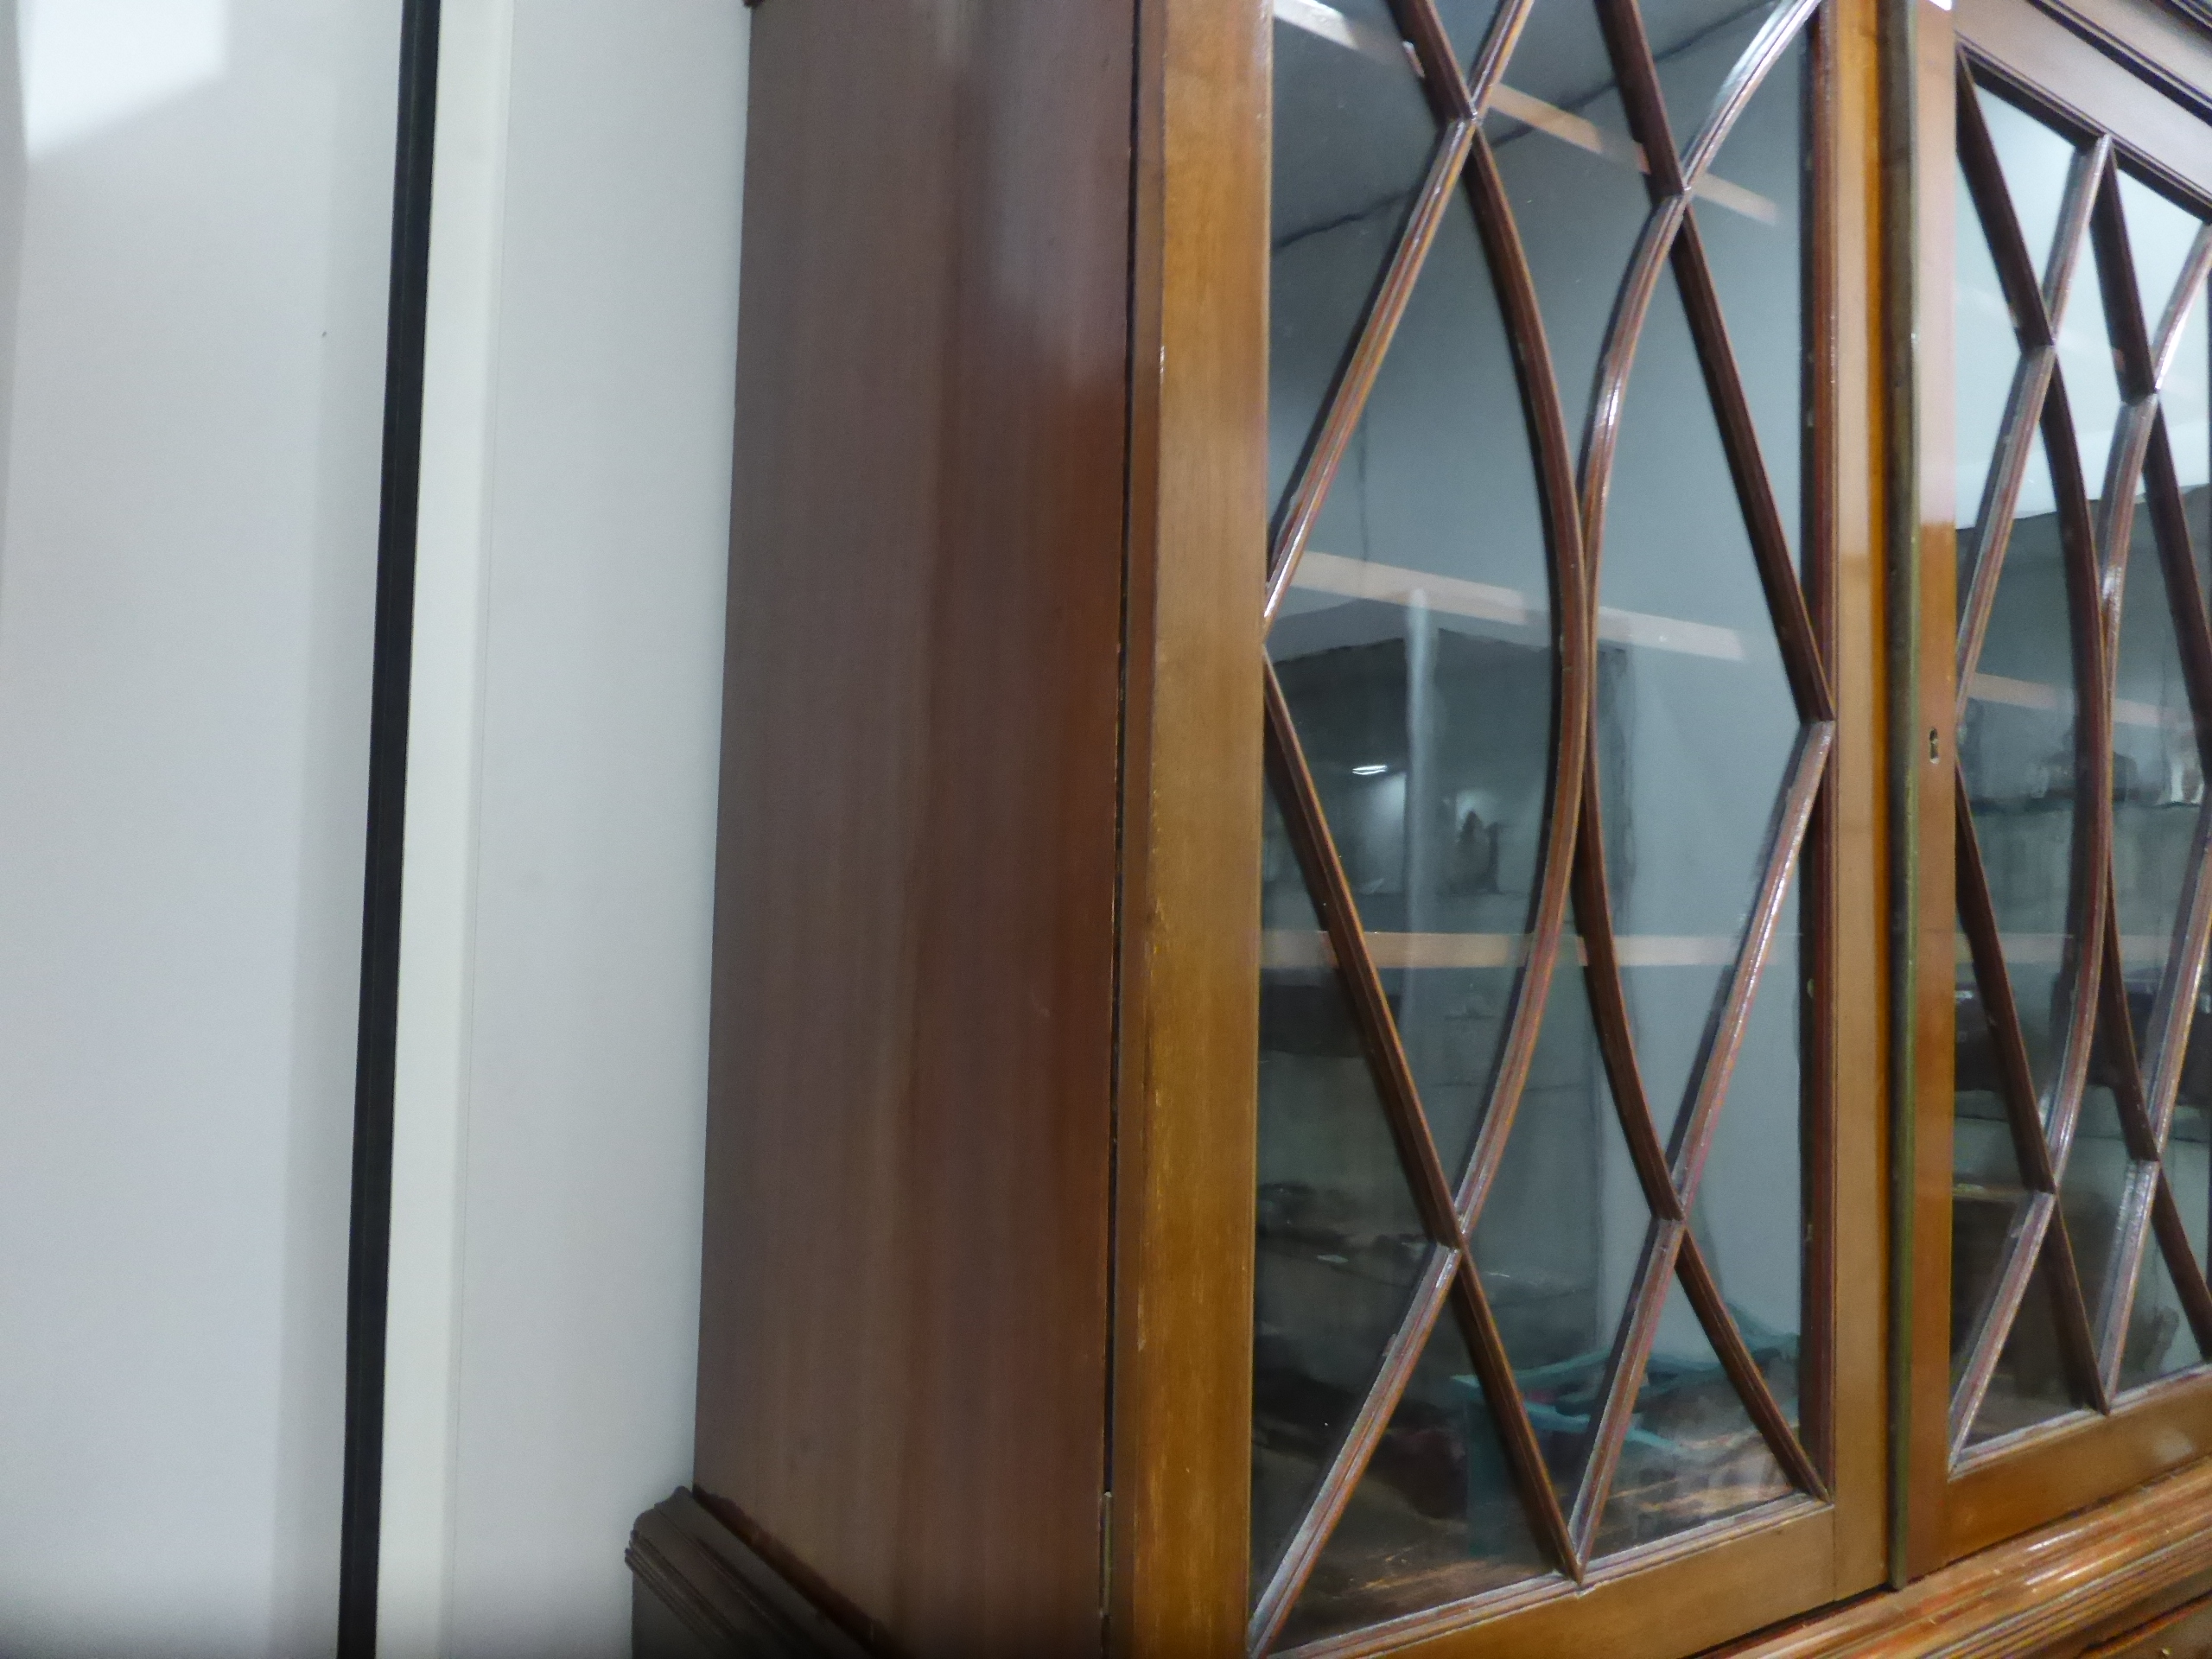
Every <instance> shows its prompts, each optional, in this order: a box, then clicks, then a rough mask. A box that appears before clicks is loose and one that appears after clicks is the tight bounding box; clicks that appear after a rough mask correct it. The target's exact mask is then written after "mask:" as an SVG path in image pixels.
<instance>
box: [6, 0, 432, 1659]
mask: <svg viewBox="0 0 2212 1659" xmlns="http://www.w3.org/2000/svg"><path fill="white" fill-rule="evenodd" d="M398 13H399V4H398V0H36V4H35V9H34V10H29V11H28V12H27V13H25V14H24V15H22V16H16V15H15V11H14V8H13V7H12V6H9V7H6V8H5V10H4V13H0V41H5V47H4V48H0V49H3V50H4V51H5V54H6V55H7V56H8V57H9V59H10V60H11V61H10V62H9V63H8V64H6V65H5V66H0V68H4V70H5V71H6V73H0V85H4V86H5V92H4V94H3V95H0V99H3V101H4V102H5V104H6V105H7V106H8V107H7V108H5V109H4V110H0V173H4V181H3V182H0V226H4V232H5V234H4V236H0V306H4V307H5V311H4V323H5V324H6V325H8V326H0V339H8V340H10V341H11V344H12V353H13V360H12V365H10V369H11V372H10V373H9V377H8V381H7V385H6V395H5V396H4V397H0V407H4V408H5V410H6V415H7V421H8V429H9V432H10V439H9V453H8V464H7V496H6V502H5V519H4V526H5V538H4V547H0V779H4V780H5V783H4V785H0V1651H4V1652H5V1653H7V1654H8V1655H9V1656H10V1659H32V1656H48V1655H61V1654H81V1655H85V1656H100V1659H132V1656H136V1655H138V1654H142V1653H149V1654H150V1653H155V1652H158V1653H160V1654H161V1655H162V1656H164V1659H188V1656H198V1655H206V1656H209V1659H215V1656H220V1659H241V1656H253V1655H268V1656H271V1659H278V1656H281V1659H296V1656H301V1655H311V1654H315V1653H320V1652H327V1650H328V1649H329V1646H330V1644H331V1633H332V1630H333V1629H334V1621H335V1612H334V1595H335V1583H336V1562H337V1533H338V1525H337V1522H338V1497H339V1464H340V1427H341V1421H342V1415H341V1414H342V1401H343V1354H344V1302H345V1253H346V1191H347V1159H348V1143H349V1135H350V1126H351V1121H352V1109H353V1047H354V1043H353V1035H354V995H355V978H356V972H357V963H358V956H359V916H360V880H361V871H360V851H361V832H362V814H363V792H364V781H365V765H366V756H367V710H368V700H367V693H368V678H369V664H370V654H371V632H370V629H371V597H372V582H373V576H374V570H375V558H376V528H377V485H378V466H379V448H380V433H381V424H382V410H383V372H384V353H385V276H386V269H387V263H388V239H389V230H390V216H391V207H390V191H391V143H392V131H393V124H394V118H395V117H394V91H395V78H396V67H397V22H398ZM19 40H20V41H21V42H22V46H23V48H25V56H26V61H25V62H24V63H23V65H22V70H23V74H22V80H21V81H20V82H19V79H18V76H17V74H16V73H14V70H15V68H16V65H15V64H14V63H13V61H12V60H13V59H14V58H15V56H16V46H17V42H18V41H19ZM24 83H27V85H25V84H24ZM19 90H20V92H21V100H20V105H19V102H18V98H19ZM26 114H27V115H28V119H29V143H28V144H26V142H25V131H24V125H23V118H24V117H25V115H26ZM18 255H19V256H20V257H18Z"/></svg>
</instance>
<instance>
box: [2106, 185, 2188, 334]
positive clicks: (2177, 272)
mask: <svg viewBox="0 0 2212 1659" xmlns="http://www.w3.org/2000/svg"><path fill="white" fill-rule="evenodd" d="M2120 206H2121V207H2122V208H2123V209H2124V210H2125V211H2126V215H2127V247H2128V251H2129V252H2130V253H2131V254H2133V256H2134V259H2135V283H2136V286H2137V287H2138V288H2139V289H2141V290H2142V295H2143V315H2144V321H2145V325H2146V326H2147V327H2149V328H2150V330H2151V333H2152V335H2153V336H2154V337H2155V336H2156V334H2158V320H2159V319H2160V318H2161V317H2162V316H2164V315H2165V309H2166V303H2167V302H2168V301H2169V300H2171V298H2172V297H2173V293H2174V288H2175V286H2176V285H2177V283H2179V282H2180V281H2181V274H2182V271H2183V268H2185V267H2186V266H2187V265H2188V264H2189V254H2190V248H2192V247H2193V246H2194V245H2196V233H2197V232H2198V231H2199V230H2200V229H2202V224H2201V222H2200V221H2199V220H2198V219H2197V217H2196V214H2194V213H2190V211H2189V210H2188V209H2186V208H2184V207H2176V206H2175V205H2174V204H2173V203H2172V202H2171V201H2169V200H2166V199H2165V197H2164V196H2162V195H2160V194H2158V192H2157V191H2155V190H2153V189H2152V188H2151V187H2150V186H2149V185H2147V184H2145V183H2143V182H2142V181H2140V180H2139V179H2136V178H2134V177H2133V176H2131V175H2128V174H2126V173H2123V174H2121V175H2120Z"/></svg>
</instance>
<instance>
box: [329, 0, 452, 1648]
mask: <svg viewBox="0 0 2212 1659" xmlns="http://www.w3.org/2000/svg"><path fill="white" fill-rule="evenodd" d="M438 7H439V0H404V8H403V10H402V12H401V16H400V45H399V130H398V136H397V143H396V145H395V155H394V163H393V181H392V201H391V298H390V310H389V315H388V321H387V323H386V332H385V391H384V398H385V402H384V485H383V497H382V501H381V504H380V517H379V522H378V531H377V601H376V660H375V666H374V668H373V669H372V675H371V681H370V692H369V699H370V702H369V709H370V712H369V810H368V833H367V845H366V849H365V861H364V862H365V873H364V876H363V880H362V894H361V1007H360V1027H359V1038H358V1047H357V1050H356V1052H355V1058H354V1070H353V1224H352V1234H351V1238H350V1241H349V1245H348V1256H347V1266H346V1459H345V1467H346V1484H345V1497H344V1500H343V1503H344V1507H343V1510H342V1520H341V1523H340V1527H341V1529H340V1544H339V1568H338V1656H339V1659H371V1656H372V1655H373V1654H374V1653H375V1651H376V1642H377V1563H378V1541H379V1539H378V1527H379V1522H380V1521H381V1518H382V1515H381V1510H382V1501H383V1488H384V1393H385V1376H384V1368H385V1303H386V1300H387V1294H388V1291H389V1288H390V1284H391V1116H392V1071H393V1063H394V1047H395V1042H396V1039H397V1032H398V1023H399V1019H398V1015H399V901H400V877H401V874H402V865H403V850H404V833H405V828H406V817H407V718H408V692H409V680H410V671H411V668H412V664H413V658H414V629H415V529H416V496H417V492H418V486H419V485H420V483H421V480H422V471H423V330H424V319H425V313H426V310H427V303H428V296H429V276H430V178H431V161H432V155H433V152H434V150H435V141H436V128H437V101H438Z"/></svg>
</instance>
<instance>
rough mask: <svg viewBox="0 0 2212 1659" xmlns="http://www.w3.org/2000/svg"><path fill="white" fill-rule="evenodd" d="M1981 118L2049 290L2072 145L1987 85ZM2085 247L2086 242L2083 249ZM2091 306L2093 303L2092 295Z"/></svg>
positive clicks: (2023, 235)
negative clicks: (2051, 261) (2052, 259)
mask: <svg viewBox="0 0 2212 1659" xmlns="http://www.w3.org/2000/svg"><path fill="white" fill-rule="evenodd" d="M1976 91H1977V92H1980V98H1981V118H1982V119H1983V121H1985V122H1986V123H1987V124H1988V127H1989V137H1990V139H1991V142H1992V143H1994V144H1995V145H1996V147H1997V162H1998V165H1999V167H2000V168H2002V169H2003V170H2004V174H2005V188H2006V190H2007V191H2008V192H2009V193H2010V194H2011V195H2012V213H2013V216H2014V218H2016V219H2018V221H2019V226H2020V235H2021V238H2022V239H2023V240H2024V241H2025V242H2026V243H2027V245H2028V254H2029V257H2031V258H2032V259H2033V260H2034V261H2035V262H2036V270H2037V271H2038V272H2039V273H2041V274H2042V275H2043V276H2044V278H2045V283H2046V288H2047V287H2048V279H2049V277H2050V269H2051V263H2050V260H2051V254H2052V251H2054V250H2055V249H2056V246H2057V243H2058V219H2059V214H2060V213H2061V211H2062V210H2063V207H2064V206H2065V202H2066V185H2067V181H2068V180H2069V178H2070V177H2071V176H2072V169H2073V165H2074V156H2075V150H2074V145H2073V143H2072V141H2071V140H2069V138H2067V137H2065V136H2064V135H2063V134H2062V133H2057V132H2054V131H2052V130H2050V128H2049V127H2047V126H2045V125H2044V124H2043V123H2042V122H2040V121H2038V120H2037V119H2036V118H2035V117H2033V116H2031V115H2030V114H2028V113H2027V112H2026V111H2023V110H2020V109H2018V108H2015V107H2014V106H2013V105H2010V104H2008V103H2006V102H2005V100H2004V99H2001V98H1999V96H1997V94H1996V93H1994V92H1991V91H1990V90H1989V89H1988V88H1987V87H1986V86H1981V87H1977V88H1976ZM2082 246H2084V247H2087V246H2088V240H2087V238H2084V239H2083V242H2082ZM2091 303H2093V304H2094V295H2092V298H2091Z"/></svg>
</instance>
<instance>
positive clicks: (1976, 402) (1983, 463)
mask: <svg viewBox="0 0 2212 1659" xmlns="http://www.w3.org/2000/svg"><path fill="white" fill-rule="evenodd" d="M1953 176H1954V179H1955V183H1956V186H1957V208H1958V220H1957V224H1958V235H1957V241H1958V258H1959V265H1958V270H1957V273H1956V277H1955V282H1956V285H1957V286H1956V297H1955V306H1956V316H1955V320H1954V325H1953V333H1954V344H1955V359H1956V361H1955V367H1956V370H1957V374H1956V378H1955V386H1956V388H1957V397H1958V416H1957V418H1958V461H1959V493H1958V500H1957V503H1956V505H1957V511H1958V520H1959V604H1960V606H1961V609H1963V607H1965V605H1966V602H1967V593H1968V582H1969V578H1970V577H1971V576H1972V575H1973V572H1974V543H1975V541H1976V540H1977V539H1978V538H1977V537H1975V536H1974V526H1975V525H1977V524H1980V522H1981V518H1982V515H1983V512H1984V511H1985V508H1986V505H1987V504H1986V503H1985V502H1984V501H1983V499H1982V496H1983V493H1984V491H1985V490H1986V487H1987V485H1988V482H1989V472H1990V467H1991V464H1992V463H1993V461H1994V460H1995V458H1996V454H1997V441H1998V438H1999V435H2000V434H2001V432H2002V429H2003V428H2004V424H2005V404H2006V401H2007V400H2008V399H2009V398H2010V397H2011V396H2012V381H2013V378H2014V375H2015V373H2016V372H2017V371H2018V367H2019V361H2020V337H2019V335H2018V334H2017V333H2016V332H2015V331H2014V329H2013V327H2012V307H2011V306H2009V305H2008V304H2006V303H2005V289H2004V285H2003V284H2002V283H1999V281H1998V280H1997V262H1996V261H1995V260H1994V259H1993V258H1992V257H1990V252H1989V239H1988V237H1987V235H1986V232H1984V230H1983V228H1982V224H1981V219H1980V215H1979V214H1978V213H1976V211H1975V209H1974V197H1973V195H1972V194H1971V193H1969V192H1968V190H1967V175H1966V169H1965V168H1958V169H1956V171H1955V173H1954V175H1953ZM2038 459H2040V457H2038ZM2038 488H2039V489H2040V491H2041V497H2040V499H2041V503H2042V505H2039V506H2038V507H2037V509H2036V510H2037V512H2048V511H2049V510H2050V474H2048V472H2046V473H2045V474H2044V475H2043V476H2042V478H2041V479H2040V480H2031V491H2030V493H2034V491H2035V490H2036V489H2038Z"/></svg>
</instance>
